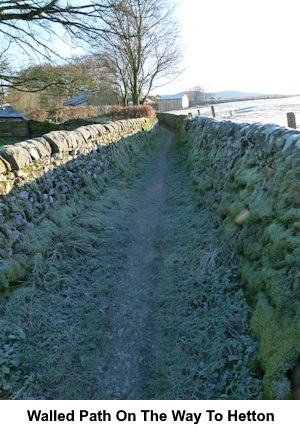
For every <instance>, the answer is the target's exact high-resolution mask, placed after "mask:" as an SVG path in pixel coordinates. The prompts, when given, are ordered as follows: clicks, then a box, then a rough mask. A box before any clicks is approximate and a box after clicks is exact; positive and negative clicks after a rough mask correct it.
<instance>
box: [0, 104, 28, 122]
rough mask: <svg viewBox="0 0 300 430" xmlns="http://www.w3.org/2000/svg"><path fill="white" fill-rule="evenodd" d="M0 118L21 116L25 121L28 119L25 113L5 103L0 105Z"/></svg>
mask: <svg viewBox="0 0 300 430" xmlns="http://www.w3.org/2000/svg"><path fill="white" fill-rule="evenodd" d="M0 118H22V119H24V120H25V121H29V119H28V118H27V117H26V116H25V115H23V114H21V112H19V111H17V110H16V109H15V108H13V107H12V106H10V105H9V104H7V103H6V104H5V105H3V106H2V107H0Z"/></svg>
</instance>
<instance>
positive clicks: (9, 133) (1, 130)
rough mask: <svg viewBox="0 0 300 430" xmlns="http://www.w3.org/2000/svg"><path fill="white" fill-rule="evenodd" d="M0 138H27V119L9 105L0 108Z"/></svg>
mask: <svg viewBox="0 0 300 430" xmlns="http://www.w3.org/2000/svg"><path fill="white" fill-rule="evenodd" d="M0 136H1V137H29V119H28V118H26V116H24V115H22V114H21V113H20V112H18V111H17V110H16V109H14V108H13V107H12V106H10V105H9V104H5V105H3V106H2V107H0Z"/></svg>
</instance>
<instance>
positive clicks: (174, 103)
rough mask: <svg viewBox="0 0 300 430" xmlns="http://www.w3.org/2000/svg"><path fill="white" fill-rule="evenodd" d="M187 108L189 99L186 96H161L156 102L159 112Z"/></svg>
mask: <svg viewBox="0 0 300 430" xmlns="http://www.w3.org/2000/svg"><path fill="white" fill-rule="evenodd" d="M188 107H189V99H188V96H187V95H186V94H174V95H172V96H161V97H160V99H159V102H158V108H159V112H168V111H171V110H182V109H186V108H188Z"/></svg>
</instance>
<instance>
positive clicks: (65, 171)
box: [0, 118, 156, 302]
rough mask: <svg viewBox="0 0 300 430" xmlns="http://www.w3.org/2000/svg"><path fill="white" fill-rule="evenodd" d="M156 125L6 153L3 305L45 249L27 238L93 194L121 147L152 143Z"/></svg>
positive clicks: (38, 142) (0, 163) (32, 143)
mask: <svg viewBox="0 0 300 430" xmlns="http://www.w3.org/2000/svg"><path fill="white" fill-rule="evenodd" d="M155 123H156V120H152V121H150V120H148V119H144V118H141V119H131V120H123V121H116V122H113V123H109V124H106V125H100V124H98V125H96V124H95V125H89V126H83V127H79V128H77V129H76V130H74V131H53V132H50V133H47V134H45V135H43V136H42V137H40V138H36V139H31V140H27V141H25V142H20V143H17V144H15V145H7V146H4V147H0V302H1V301H3V300H5V296H6V294H9V290H10V288H11V287H12V286H13V285H14V283H15V282H17V281H18V280H19V279H20V278H21V277H23V276H24V275H25V273H26V266H27V259H28V258H29V257H30V254H32V252H39V250H40V249H42V248H43V247H42V246H41V244H40V243H30V239H29V236H28V235H26V234H23V232H24V231H25V230H26V231H30V229H33V228H34V227H35V226H36V225H38V224H39V223H40V222H41V221H42V220H43V219H45V218H46V217H47V211H48V210H50V209H52V208H55V207H57V206H60V205H62V204H64V203H65V202H66V201H67V200H69V199H70V198H74V194H76V193H78V192H79V191H80V190H82V188H84V187H86V189H87V190H88V185H89V184H91V182H93V181H98V180H99V179H101V178H102V175H103V174H104V173H105V171H106V170H107V169H108V168H109V167H110V166H111V164H112V162H113V159H114V158H115V157H117V156H118V151H119V149H118V148H120V147H119V145H131V144H132V142H133V141H134V142H137V143H139V142H141V141H142V140H143V139H145V138H148V134H149V133H147V132H149V131H150V130H151V129H152V128H153V126H154V125H155ZM50 228H51V226H50ZM42 240H43V238H41V241H42Z"/></svg>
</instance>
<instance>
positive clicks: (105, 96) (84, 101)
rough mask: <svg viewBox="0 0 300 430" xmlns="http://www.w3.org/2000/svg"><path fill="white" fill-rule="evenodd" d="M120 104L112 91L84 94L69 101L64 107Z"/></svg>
mask: <svg viewBox="0 0 300 430" xmlns="http://www.w3.org/2000/svg"><path fill="white" fill-rule="evenodd" d="M114 104H118V98H117V96H116V94H115V93H114V92H113V91H111V90H105V89H104V90H102V91H93V92H87V91H86V92H84V93H82V94H78V95H77V96H76V97H73V98H71V99H70V100H67V101H66V102H65V103H64V106H69V107H72V106H104V105H114Z"/></svg>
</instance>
